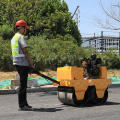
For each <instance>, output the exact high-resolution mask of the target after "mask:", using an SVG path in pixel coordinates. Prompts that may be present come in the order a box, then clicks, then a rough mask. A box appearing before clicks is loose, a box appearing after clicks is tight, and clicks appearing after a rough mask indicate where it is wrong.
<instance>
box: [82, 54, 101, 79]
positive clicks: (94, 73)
mask: <svg viewBox="0 0 120 120" xmlns="http://www.w3.org/2000/svg"><path fill="white" fill-rule="evenodd" d="M81 64H82V67H83V69H84V73H83V75H84V78H86V79H90V78H92V79H97V78H98V74H99V67H100V64H101V58H96V54H92V55H91V59H89V58H84V59H82V60H81Z"/></svg>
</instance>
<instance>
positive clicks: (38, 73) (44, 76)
mask: <svg viewBox="0 0 120 120" xmlns="http://www.w3.org/2000/svg"><path fill="white" fill-rule="evenodd" d="M30 73H34V74H37V75H39V76H41V77H43V78H46V79H48V80H50V81H53V82H54V83H57V84H60V82H58V81H56V80H54V79H52V78H50V77H48V76H46V75H44V74H42V73H40V72H39V71H37V70H36V69H33V70H31V72H30Z"/></svg>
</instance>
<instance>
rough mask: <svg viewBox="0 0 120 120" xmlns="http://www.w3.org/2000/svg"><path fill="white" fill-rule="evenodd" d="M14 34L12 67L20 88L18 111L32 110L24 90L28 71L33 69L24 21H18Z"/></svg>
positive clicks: (26, 27)
mask: <svg viewBox="0 0 120 120" xmlns="http://www.w3.org/2000/svg"><path fill="white" fill-rule="evenodd" d="M15 28H16V31H17V32H16V33H15V35H14V36H13V38H12V40H11V48H12V56H13V65H15V66H16V69H17V71H18V73H19V75H20V86H19V92H18V104H19V110H28V109H32V107H31V106H29V105H28V103H27V97H26V89H27V78H28V72H29V71H30V69H33V64H32V61H31V57H30V54H29V52H28V49H27V44H26V42H25V38H24V36H23V35H25V34H26V31H27V29H28V28H29V27H28V26H27V24H26V22H25V21H24V20H19V21H17V22H16V24H15Z"/></svg>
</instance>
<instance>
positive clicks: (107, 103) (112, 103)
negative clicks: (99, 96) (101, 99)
mask: <svg viewBox="0 0 120 120" xmlns="http://www.w3.org/2000/svg"><path fill="white" fill-rule="evenodd" d="M103 105H120V103H117V102H109V101H108V102H106V103H104V104H103Z"/></svg>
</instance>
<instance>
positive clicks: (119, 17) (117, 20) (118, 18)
mask: <svg viewBox="0 0 120 120" xmlns="http://www.w3.org/2000/svg"><path fill="white" fill-rule="evenodd" d="M100 5H101V7H102V9H103V11H104V13H105V14H106V16H107V17H106V21H104V22H103V21H102V20H101V19H99V20H97V22H98V23H99V24H100V25H101V27H103V28H106V29H111V30H119V29H120V27H119V24H120V3H119V2H118V4H112V5H111V7H110V9H109V11H108V10H106V9H105V8H104V6H103V4H102V2H101V0H100Z"/></svg>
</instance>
